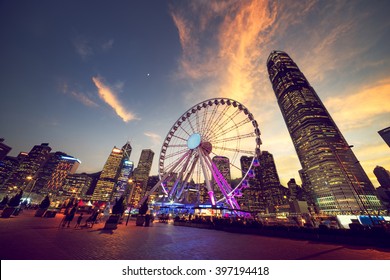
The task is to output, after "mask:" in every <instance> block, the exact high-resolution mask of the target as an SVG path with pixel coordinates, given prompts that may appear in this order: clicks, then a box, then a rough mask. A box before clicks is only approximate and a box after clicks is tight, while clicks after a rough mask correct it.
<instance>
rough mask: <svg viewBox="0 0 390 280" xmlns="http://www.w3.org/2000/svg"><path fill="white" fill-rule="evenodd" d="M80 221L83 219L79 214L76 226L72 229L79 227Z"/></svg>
mask: <svg viewBox="0 0 390 280" xmlns="http://www.w3.org/2000/svg"><path fill="white" fill-rule="evenodd" d="M82 219H83V213H81V214H80V216H78V217H77V222H76V225H75V226H74V228H78V227H80V224H81V220H82Z"/></svg>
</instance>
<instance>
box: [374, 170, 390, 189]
mask: <svg viewBox="0 0 390 280" xmlns="http://www.w3.org/2000/svg"><path fill="white" fill-rule="evenodd" d="M374 174H375V176H376V178H377V179H378V182H379V184H381V186H382V187H384V188H388V189H390V171H389V170H386V169H385V168H383V167H382V166H376V167H375V168H374Z"/></svg>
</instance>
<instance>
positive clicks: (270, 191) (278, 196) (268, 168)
mask: <svg viewBox="0 0 390 280" xmlns="http://www.w3.org/2000/svg"><path fill="white" fill-rule="evenodd" d="M259 163H260V166H259V172H260V182H261V186H262V189H263V194H264V197H265V199H266V204H267V206H268V207H270V206H271V208H274V207H275V206H278V205H282V204H285V203H286V202H287V199H286V198H285V194H286V193H287V191H288V190H287V189H286V188H284V187H283V186H281V184H280V180H279V175H278V172H277V170H276V165H275V161H274V157H273V155H272V154H271V153H269V152H267V151H262V152H261V154H260V156H259Z"/></svg>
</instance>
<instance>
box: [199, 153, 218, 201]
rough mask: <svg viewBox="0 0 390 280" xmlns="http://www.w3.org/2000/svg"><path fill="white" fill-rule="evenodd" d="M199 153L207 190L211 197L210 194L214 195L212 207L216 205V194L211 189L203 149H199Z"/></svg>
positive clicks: (211, 197)
mask: <svg viewBox="0 0 390 280" xmlns="http://www.w3.org/2000/svg"><path fill="white" fill-rule="evenodd" d="M198 151H199V159H200V164H201V166H202V171H203V176H204V179H205V181H206V188H207V191H208V193H209V195H210V192H211V194H212V195H211V196H210V200H211V203H212V205H215V199H214V192H213V190H212V188H211V183H210V178H209V173H208V172H207V168H206V164H205V159H204V157H203V156H204V155H203V152H202V150H201V149H199V148H198Z"/></svg>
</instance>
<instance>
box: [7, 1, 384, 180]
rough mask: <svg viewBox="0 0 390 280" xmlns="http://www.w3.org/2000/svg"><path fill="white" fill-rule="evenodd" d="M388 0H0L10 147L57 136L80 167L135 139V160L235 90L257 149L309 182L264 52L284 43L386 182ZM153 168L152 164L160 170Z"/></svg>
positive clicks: (98, 166) (283, 172)
mask: <svg viewBox="0 0 390 280" xmlns="http://www.w3.org/2000/svg"><path fill="white" fill-rule="evenodd" d="M151 3H152V5H151ZM389 6H390V4H389V3H387V2H386V1H378V2H375V4H372V3H367V2H363V1H337V2H336V1H335V2H332V3H326V2H317V1H305V2H299V3H291V2H287V1H285V2H278V3H273V2H270V3H268V2H267V1H240V2H237V1H226V2H216V1H197V2H185V3H182V2H179V1H168V2H163V1H142V3H141V2H131V3H127V2H125V1H123V2H122V1H119V2H117V3H116V4H115V5H114V4H112V3H111V4H109V3H104V2H103V1H93V2H89V1H85V2H83V3H77V2H76V1H68V2H66V3H56V4H54V3H50V2H49V1H47V2H46V1H42V4H41V5H34V4H31V3H29V2H28V1H26V3H25V4H23V5H19V4H15V3H11V2H9V3H8V2H7V3H1V4H0V18H1V24H0V35H1V36H2V38H4V44H2V46H0V58H1V60H2V64H1V65H0V73H1V75H0V77H1V78H0V79H1V83H0V92H1V103H0V112H1V113H0V119H1V135H0V137H1V138H4V139H5V141H4V144H6V145H8V146H10V147H12V150H11V152H10V153H9V155H12V156H16V155H17V154H18V153H19V152H22V151H25V152H28V151H29V150H30V149H31V148H32V147H33V146H34V145H39V144H40V143H50V146H51V147H52V150H53V151H62V152H65V153H67V154H70V155H72V156H74V157H76V158H79V159H80V160H81V162H82V164H81V165H80V167H79V169H78V172H89V173H92V172H96V171H100V170H102V169H103V166H104V163H105V161H106V159H107V157H108V155H109V154H110V151H111V149H112V147H113V146H115V145H117V146H121V145H123V144H124V143H126V141H128V140H129V141H130V143H131V145H132V147H133V152H132V156H131V160H132V161H134V162H137V160H138V158H139V156H140V153H141V151H142V150H143V149H151V150H153V151H154V153H155V154H156V157H158V155H159V153H160V149H161V145H162V141H163V139H164V138H165V136H166V134H167V133H168V131H169V129H170V127H171V126H172V125H173V123H174V122H175V121H176V120H177V118H178V117H179V116H180V115H181V114H182V113H184V112H185V111H186V110H187V109H188V108H190V107H191V106H193V105H194V104H196V103H197V102H200V101H203V100H205V99H207V98H212V97H229V98H232V99H235V100H237V101H239V102H242V104H244V105H245V106H246V107H248V109H249V110H250V111H251V112H252V113H253V115H254V118H255V119H256V120H257V122H258V124H259V128H260V130H261V132H262V135H261V139H262V142H263V145H262V146H261V150H265V151H269V152H270V153H272V154H273V156H274V160H275V164H276V168H277V171H278V174H279V177H280V180H281V183H282V184H283V185H284V186H286V185H287V182H288V181H289V180H290V178H295V179H296V180H297V183H298V184H300V177H299V175H298V170H300V169H301V166H300V164H299V161H298V157H297V155H296V153H295V150H294V147H293V144H292V141H291V138H290V136H289V134H288V130H287V128H286V126H285V124H284V121H283V117H282V115H281V114H280V110H279V108H278V105H277V101H276V99H275V96H274V93H273V90H272V86H271V84H270V82H269V80H268V74H267V68H266V60H267V57H268V55H269V53H270V52H271V51H272V50H274V49H276V50H282V51H285V52H287V53H288V54H290V56H291V57H292V59H293V60H294V61H295V62H296V63H297V64H298V65H299V66H300V69H301V70H302V72H303V73H305V76H306V77H307V79H308V80H309V81H310V83H311V85H312V86H313V87H314V88H315V89H316V91H317V93H318V95H319V97H320V98H321V100H322V101H323V102H324V104H325V106H326V107H327V109H328V110H329V112H330V114H331V115H332V117H333V118H334V120H335V122H336V123H337V125H338V126H339V128H340V130H341V132H342V133H343V135H344V137H345V138H346V140H347V141H348V143H350V144H351V145H354V148H353V150H354V153H355V154H356V156H357V158H358V160H359V161H360V162H361V164H362V166H363V168H364V170H365V171H366V172H367V174H368V176H369V177H370V180H371V181H372V182H373V184H374V186H375V187H378V186H379V184H378V182H377V180H376V178H375V175H374V174H373V169H374V168H375V166H377V165H379V166H383V167H384V168H386V169H389V167H390V150H389V148H388V146H387V145H386V143H384V142H383V140H382V139H381V138H380V136H379V135H378V133H377V132H378V131H379V130H381V129H383V128H386V127H388V126H389V122H388V120H389V119H390V118H389V117H390V108H389V106H386V104H388V101H390V77H389V75H388V73H390V71H389V70H390V69H389V68H390V67H389V56H388V54H387V50H386V46H387V45H389V40H390V39H389V38H390V36H388V35H389V26H390V20H389V19H388V18H387V15H386V11H387V10H388V8H389ZM150 7H153V8H152V9H151V8H150ZM206 27H207V28H206ZM313 58H315V59H313ZM157 172H158V171H157V161H154V163H153V167H152V171H151V175H155V174H157Z"/></svg>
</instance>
